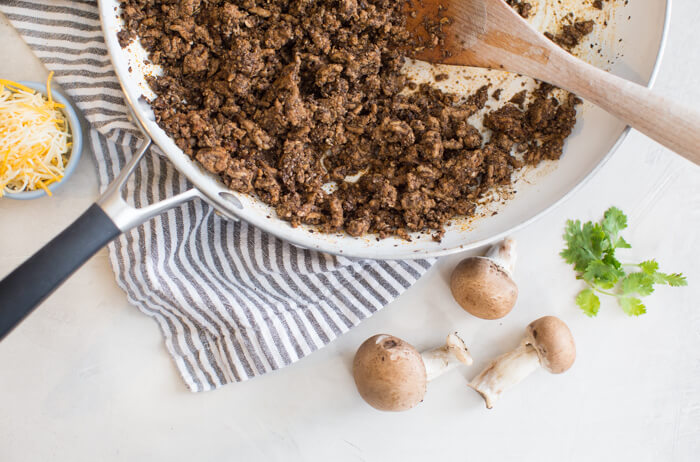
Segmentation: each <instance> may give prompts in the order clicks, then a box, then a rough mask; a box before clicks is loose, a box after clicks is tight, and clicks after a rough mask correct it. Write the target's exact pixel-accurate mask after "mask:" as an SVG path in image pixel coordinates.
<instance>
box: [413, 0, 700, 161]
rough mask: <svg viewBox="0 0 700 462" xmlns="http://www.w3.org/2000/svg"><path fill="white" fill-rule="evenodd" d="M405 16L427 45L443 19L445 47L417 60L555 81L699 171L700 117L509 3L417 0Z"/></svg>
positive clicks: (430, 49) (442, 44)
mask: <svg viewBox="0 0 700 462" xmlns="http://www.w3.org/2000/svg"><path fill="white" fill-rule="evenodd" d="M405 11H406V13H407V27H408V29H409V30H410V31H411V32H412V33H413V34H415V35H416V36H418V37H422V38H423V39H425V40H429V38H430V37H429V36H428V34H427V32H426V30H425V23H426V22H428V23H433V24H436V23H437V22H439V21H440V20H441V18H444V19H442V23H443V25H442V27H441V30H442V40H441V41H440V44H439V45H438V46H437V47H428V48H425V49H422V50H419V51H416V52H415V53H414V57H415V58H416V59H420V60H423V61H428V62H430V63H444V64H456V65H461V66H475V67H486V68H490V69H503V70H506V71H510V72H515V73H518V74H522V75H526V76H529V77H532V78H535V79H538V80H542V81H545V82H549V83H551V84H552V85H555V86H557V87H560V88H564V89H565V90H568V91H570V92H572V93H575V94H576V95H578V96H580V97H582V98H584V99H587V100H588V101H591V102H592V103H594V104H596V105H598V106H600V107H601V108H603V109H605V110H606V111H607V112H609V113H610V114H612V115H614V116H615V117H617V118H619V119H621V120H623V121H624V122H626V123H628V124H629V125H630V126H632V127H634V128H636V129H637V130H639V131H640V132H642V133H644V134H646V135H647V136H649V137H650V138H652V139H654V140H656V141H658V142H659V143H661V144H663V145H664V146H666V147H668V148H670V149H673V150H674V151H676V152H677V153H678V154H680V155H681V156H683V157H685V158H686V159H688V160H690V161H692V162H694V163H696V164H699V165H700V112H698V111H696V110H694V109H691V108H689V107H685V106H683V105H681V104H678V103H675V102H673V101H670V100H668V99H666V98H664V97H662V96H659V95H657V94H655V93H654V92H652V91H651V90H649V89H648V88H646V87H643V86H641V85H638V84H636V83H632V82H630V81H627V80H625V79H622V78H620V77H616V76H614V75H612V74H610V73H608V72H605V71H602V70H600V69H598V68H596V67H594V66H591V65H590V64H588V63H585V62H583V61H581V60H580V59H578V58H575V57H574V56H572V55H571V54H569V53H567V52H566V51H564V50H562V49H561V48H559V46H557V45H556V44H554V42H552V41H550V40H549V39H547V38H546V37H545V36H544V35H542V34H540V33H539V32H537V31H536V30H534V29H533V28H532V27H530V25H529V24H528V23H527V22H526V21H525V20H524V19H523V18H521V17H520V15H518V14H517V13H516V12H515V11H514V10H513V9H512V8H511V7H509V6H508V5H507V4H506V3H505V2H504V1H503V0H412V1H411V2H409V3H407V5H406V7H405Z"/></svg>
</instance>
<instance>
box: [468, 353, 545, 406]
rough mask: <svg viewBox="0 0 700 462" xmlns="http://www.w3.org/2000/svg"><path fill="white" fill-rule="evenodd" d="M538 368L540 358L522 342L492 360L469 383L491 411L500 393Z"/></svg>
mask: <svg viewBox="0 0 700 462" xmlns="http://www.w3.org/2000/svg"><path fill="white" fill-rule="evenodd" d="M538 367H540V358H539V357H538V356H537V352H536V351H535V349H534V348H533V347H532V345H530V344H528V343H526V342H523V343H522V344H521V345H520V346H519V347H518V348H516V349H515V350H513V351H511V352H508V353H506V354H504V355H501V356H499V357H498V358H496V359H494V360H493V361H492V362H491V364H489V366H488V367H487V368H486V369H484V370H483V371H482V372H481V374H479V375H477V376H476V377H474V378H473V379H472V381H471V382H469V386H470V387H471V388H473V389H474V390H476V391H478V392H479V393H480V394H481V396H482V397H483V398H484V401H486V407H487V408H489V409H491V408H492V407H493V404H494V403H495V402H496V400H498V398H499V396H501V393H503V392H504V391H506V390H508V389H510V388H512V387H514V386H515V385H517V384H518V383H520V382H521V381H522V380H523V379H524V378H525V377H527V376H528V375H530V374H531V373H532V372H533V371H534V370H536V369H537V368H538Z"/></svg>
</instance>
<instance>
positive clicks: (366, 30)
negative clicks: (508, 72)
mask: <svg viewBox="0 0 700 462" xmlns="http://www.w3.org/2000/svg"><path fill="white" fill-rule="evenodd" d="M121 4H122V8H123V11H122V16H123V19H124V21H125V27H124V29H123V30H122V31H121V32H120V34H119V38H120V42H121V44H122V45H123V46H127V45H128V43H129V42H130V41H131V40H132V39H134V38H136V37H138V38H139V39H140V42H141V44H142V45H143V46H144V48H145V49H146V50H147V51H148V53H149V59H150V60H151V61H152V62H153V63H154V64H156V65H159V66H161V67H162V68H163V74H162V75H160V76H156V77H150V78H149V84H150V85H151V87H152V89H153V90H154V91H155V93H156V94H157V98H156V99H155V100H154V101H153V102H152V106H153V109H154V112H155V115H156V119H157V122H158V124H159V125H160V126H161V127H162V128H163V129H164V130H165V131H166V132H167V133H168V134H169V135H170V136H171V137H172V138H173V139H174V140H175V142H176V144H177V145H178V146H179V147H180V148H181V149H182V150H183V151H184V152H185V153H187V154H188V155H190V156H191V157H193V158H195V159H197V160H198V161H199V162H200V163H201V164H202V165H203V166H204V167H205V168H206V169H207V170H209V171H211V172H213V173H215V174H218V175H220V177H221V179H222V180H223V181H224V182H225V183H226V184H227V185H228V186H229V187H230V188H231V189H232V190H235V191H239V192H243V193H249V194H254V195H256V196H257V197H258V198H260V199H261V200H262V201H263V202H265V203H267V204H269V205H271V206H272V207H274V209H275V210H276V212H277V214H278V216H279V217H280V218H282V219H285V220H288V221H289V222H291V223H292V225H294V226H296V225H299V224H302V223H305V224H312V225H318V226H319V228H320V230H322V231H324V232H339V231H343V230H344V231H346V232H347V233H349V234H350V235H353V236H361V235H364V234H367V233H376V234H377V236H378V237H381V238H383V237H387V236H391V235H398V236H401V237H404V238H409V233H410V232H414V231H429V232H434V237H435V239H440V238H441V236H442V233H443V232H444V226H445V224H446V223H447V222H449V220H450V219H452V218H454V217H455V216H470V215H472V214H474V212H475V210H476V207H477V204H478V203H479V201H480V200H482V199H483V198H484V197H485V195H486V194H487V193H488V192H489V191H490V190H492V189H493V188H494V187H495V186H499V185H509V184H510V183H511V175H512V173H513V171H514V170H517V169H519V168H521V167H522V166H523V165H525V164H531V165H536V164H538V163H539V162H540V161H541V160H543V159H558V158H559V157H560V156H561V154H562V148H563V145H564V140H565V139H566V137H567V136H568V135H569V134H570V133H571V131H572V129H573V126H574V124H575V121H576V105H577V104H579V103H580V100H579V99H577V98H576V97H574V96H573V95H565V96H564V97H560V98H556V97H555V96H554V95H553V93H552V87H551V86H549V85H541V86H540V87H539V88H538V89H537V90H535V91H534V93H533V94H532V95H531V98H530V99H529V101H525V99H524V96H525V95H524V94H523V95H520V96H521V98H520V99H517V100H514V101H512V102H509V103H507V104H506V105H505V106H503V107H501V108H499V109H497V110H492V111H490V112H487V113H486V115H485V119H484V125H485V127H486V128H488V129H489V130H490V132H491V136H490V137H485V136H484V135H483V134H482V133H481V132H480V131H479V130H477V129H476V128H475V127H474V126H473V125H472V123H471V122H473V121H470V118H471V117H472V116H473V115H474V114H475V113H476V112H478V111H480V110H481V109H483V108H484V106H485V104H486V102H487V101H488V99H489V89H488V87H482V88H481V89H479V90H478V91H476V92H475V93H474V94H472V95H471V96H469V97H468V98H464V97H462V96H458V95H456V94H451V93H445V92H442V91H440V90H437V89H435V88H433V87H431V86H429V85H426V84H423V85H415V84H413V83H412V82H410V81H409V79H408V78H407V76H406V75H405V74H404V73H403V71H402V68H403V66H404V62H405V58H404V54H405V51H406V50H408V49H410V48H411V46H412V38H411V37H410V36H409V34H408V33H407V31H406V29H405V27H404V23H405V19H404V16H403V14H402V12H401V8H402V5H403V2H395V1H388V0H316V1H308V0H266V1H256V0H224V1H221V0H218V1H216V0H213V1H207V0H186V1H181V2H173V1H167V0H123V1H122V2H121ZM493 90H495V89H493ZM515 152H517V153H518V155H517V157H516V156H514V155H513V154H512V153H515ZM358 177H359V179H358Z"/></svg>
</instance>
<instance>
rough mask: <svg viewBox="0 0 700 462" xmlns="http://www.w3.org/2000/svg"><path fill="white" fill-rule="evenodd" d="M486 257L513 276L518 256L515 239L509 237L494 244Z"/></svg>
mask: <svg viewBox="0 0 700 462" xmlns="http://www.w3.org/2000/svg"><path fill="white" fill-rule="evenodd" d="M484 257H486V258H488V259H490V260H491V261H493V262H494V263H496V264H497V265H498V266H500V267H501V268H503V269H504V270H506V272H507V273H508V276H513V270H514V269H515V260H516V258H517V253H516V251H515V239H513V238H510V237H507V238H505V239H504V240H503V241H502V242H499V243H498V244H495V245H492V246H491V247H490V248H489V250H488V251H487V252H486V255H484Z"/></svg>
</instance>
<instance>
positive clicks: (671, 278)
mask: <svg viewBox="0 0 700 462" xmlns="http://www.w3.org/2000/svg"><path fill="white" fill-rule="evenodd" d="M625 228H627V216H625V214H624V213H622V211H621V210H620V209H618V208H616V207H611V208H609V209H608V210H607V211H606V212H605V215H603V219H602V220H601V221H600V223H593V222H592V221H588V222H586V223H583V224H581V221H580V220H576V221H573V220H569V221H567V222H566V232H565V234H564V240H565V241H566V243H567V248H566V249H564V250H563V251H562V252H561V254H560V255H561V256H562V257H563V258H564V260H566V262H567V263H570V264H572V265H574V270H575V271H576V278H577V279H582V280H584V281H585V282H586V284H587V285H588V287H587V288H586V289H583V290H582V291H581V292H579V294H578V296H577V297H576V304H577V305H578V307H579V308H581V310H583V312H584V313H585V314H586V315H587V316H590V317H594V316H596V315H597V314H598V311H599V310H600V298H598V295H599V294H604V295H609V296H612V297H615V298H617V301H618V303H619V304H620V306H621V307H622V310H623V311H624V312H625V313H627V314H628V315H629V316H639V315H642V314H644V313H646V311H647V310H646V306H644V304H643V303H642V301H641V297H645V296H647V295H650V294H651V293H652V292H654V286H655V285H669V286H672V287H678V286H685V285H687V284H688V283H687V281H686V279H685V276H683V275H682V274H681V273H671V274H667V273H662V272H660V271H659V263H658V262H657V261H656V260H647V261H643V262H641V263H638V264H622V263H620V261H619V260H618V259H617V257H616V256H615V251H616V250H617V249H629V248H630V247H631V246H630V245H629V244H628V243H627V241H625V239H624V238H623V237H622V236H620V231H622V230H623V229H625ZM627 268H629V269H631V270H633V271H631V272H628V271H627V270H626V269H627Z"/></svg>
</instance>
